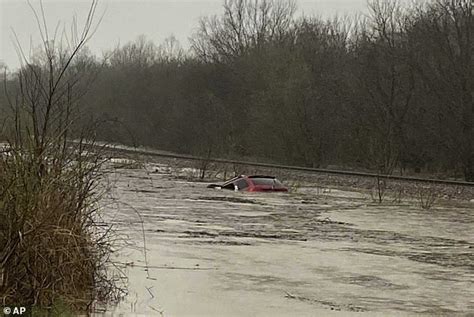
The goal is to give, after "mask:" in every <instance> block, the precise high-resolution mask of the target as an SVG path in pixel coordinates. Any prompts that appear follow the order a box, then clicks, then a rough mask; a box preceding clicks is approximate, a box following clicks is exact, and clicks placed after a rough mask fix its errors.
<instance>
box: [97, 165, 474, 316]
mask: <svg viewBox="0 0 474 317" xmlns="http://www.w3.org/2000/svg"><path fill="white" fill-rule="evenodd" d="M110 181H111V185H112V188H113V190H112V193H111V195H112V197H110V198H107V199H104V206H105V209H104V217H105V218H106V219H107V221H108V222H110V223H112V224H113V225H114V228H115V229H116V230H117V232H118V233H119V234H120V235H121V236H122V237H124V240H125V241H126V242H127V246H126V247H124V248H123V249H121V250H120V252H118V255H117V259H118V261H119V262H121V267H122V269H123V270H124V272H125V273H126V275H127V276H128V289H129V295H128V296H127V297H126V299H125V300H124V301H123V302H122V303H121V304H120V305H119V306H118V307H115V308H113V309H110V313H111V314H114V315H124V316H129V315H134V316H150V315H156V316H326V315H329V316H332V315H334V316H352V315H361V314H362V315H364V316H365V315H369V316H390V315H393V316H406V315H418V314H426V315H449V316H451V315H467V314H469V313H473V312H474V212H473V209H474V204H472V203H469V202H466V203H464V204H459V203H457V204H453V205H452V206H450V205H449V204H445V205H443V206H442V207H440V206H438V207H436V206H435V207H434V208H433V209H431V210H424V209H421V208H420V207H418V206H417V204H416V202H414V201H409V202H404V203H401V204H400V203H398V204H394V203H385V204H382V205H379V204H374V203H373V202H372V200H371V199H370V196H367V195H366V194H363V193H358V192H355V191H354V192H349V191H341V190H336V189H329V188H328V189H323V190H321V188H320V187H318V186H316V185H317V184H315V185H314V187H311V186H309V187H304V188H296V189H294V190H293V191H292V192H290V193H242V192H233V191H222V190H215V189H207V188H206V185H207V184H206V183H200V182H191V181H186V180H184V179H181V178H177V177H175V173H172V169H171V168H170V167H168V166H165V165H156V164H155V165H147V167H146V169H116V170H114V171H113V172H112V173H111V174H110ZM144 246H146V252H145V251H144V250H145V249H144Z"/></svg>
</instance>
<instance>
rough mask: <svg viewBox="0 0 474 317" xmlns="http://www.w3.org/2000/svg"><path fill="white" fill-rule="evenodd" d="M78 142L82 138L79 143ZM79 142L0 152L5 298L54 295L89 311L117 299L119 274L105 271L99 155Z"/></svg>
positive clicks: (1, 291) (42, 301) (1, 288)
mask: <svg viewBox="0 0 474 317" xmlns="http://www.w3.org/2000/svg"><path fill="white" fill-rule="evenodd" d="M81 147H82V146H81ZM79 148H80V147H79V146H75V148H71V147H69V146H67V147H66V148H62V149H61V151H59V152H58V151H57V148H53V147H51V148H46V149H45V151H43V152H42V153H41V154H40V155H38V154H37V153H35V152H34V151H29V150H28V149H27V148H25V147H22V148H15V147H12V150H11V151H10V153H9V154H8V155H2V157H1V159H0V217H1V218H2V219H3V221H2V222H1V223H0V246H1V250H2V252H1V254H0V255H1V258H0V259H1V267H0V269H1V273H2V275H1V276H2V279H1V285H0V296H1V298H2V302H3V303H4V304H7V303H21V305H28V306H30V305H31V306H38V307H42V308H45V309H48V308H52V307H54V305H55V303H56V302H57V301H61V302H62V303H64V304H65V305H66V306H67V307H69V308H70V309H71V310H73V311H89V310H90V308H91V305H92V304H93V303H94V301H96V300H98V301H105V302H109V301H114V300H118V299H119V298H120V296H121V294H122V290H121V289H120V288H119V287H117V286H116V282H117V278H119V277H118V276H109V275H108V271H107V268H108V265H109V264H110V262H109V254H110V251H111V243H110V240H109V238H108V233H109V228H107V227H106V226H105V227H104V226H103V225H101V223H100V219H99V217H98V213H97V209H96V206H97V204H96V203H97V200H98V199H99V198H100V195H101V190H100V189H99V187H98V184H99V180H100V178H101V176H102V175H101V172H100V169H101V166H102V164H103V162H105V159H103V158H102V157H101V156H100V155H98V154H91V153H87V154H85V152H84V151H81V150H80V149H79Z"/></svg>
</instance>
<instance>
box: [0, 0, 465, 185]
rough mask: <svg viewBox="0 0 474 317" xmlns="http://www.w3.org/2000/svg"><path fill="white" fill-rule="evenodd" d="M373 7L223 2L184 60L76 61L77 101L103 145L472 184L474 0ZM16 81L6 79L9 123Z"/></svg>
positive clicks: (147, 45) (119, 55)
mask: <svg viewBox="0 0 474 317" xmlns="http://www.w3.org/2000/svg"><path fill="white" fill-rule="evenodd" d="M368 6H369V13H368V14H367V15H359V16H344V17H334V18H331V19H328V20H324V19H322V18H318V17H297V16H296V5H295V3H294V2H291V1H279V0H227V1H226V2H225V3H224V6H223V13H222V15H220V16H212V17H203V18H202V19H201V20H200V22H199V25H198V26H197V31H196V32H195V33H194V34H192V35H191V36H190V41H191V45H190V49H189V50H184V49H183V48H181V46H180V44H179V43H178V42H177V41H176V40H175V39H174V38H173V37H170V38H169V39H167V40H166V41H165V42H164V43H161V44H159V45H158V44H155V43H153V42H151V41H149V40H147V39H146V38H145V37H143V36H142V37H139V38H138V39H137V40H135V41H133V42H130V43H126V44H124V45H122V46H120V47H117V48H115V49H112V50H110V52H108V53H106V54H104V55H103V56H100V57H99V56H95V55H93V54H91V53H90V52H89V51H88V50H87V49H83V50H81V52H80V54H79V58H78V59H77V60H76V61H75V62H74V65H71V68H70V71H71V72H77V73H81V74H82V73H83V71H84V70H86V72H85V73H86V74H87V75H86V76H82V77H81V78H80V80H79V81H77V82H74V85H77V86H78V87H81V89H79V90H77V89H75V91H83V92H84V94H81V96H78V97H82V98H81V99H80V103H81V107H82V108H81V109H82V111H83V112H84V113H87V114H88V120H87V121H88V123H89V122H96V125H97V127H98V128H99V129H98V130H97V138H98V139H100V140H104V141H110V142H120V143H125V144H134V145H142V146H150V147H155V148H158V149H163V150H170V151H174V152H179V153H190V154H196V155H201V156H206V157H221V158H234V159H252V160H259V161H266V162H275V163H284V164H291V165H301V166H308V167H336V168H345V169H357V170H370V171H376V172H379V173H384V174H392V173H414V172H422V173H427V174H431V175H438V176H440V177H448V176H449V177H452V176H456V177H463V178H464V179H465V180H468V181H474V144H473V143H474V80H473V79H474V77H473V75H474V73H473V72H474V63H473V56H474V54H473V50H474V20H473V8H472V4H471V1H470V0H465V1H454V0H438V1H432V2H427V3H423V4H420V5H411V6H401V5H399V4H397V2H395V1H382V0H374V1H369V4H368ZM33 63H34V64H35V67H38V68H41V67H43V66H42V65H43V62H42V56H41V55H38V56H35V58H34V59H33ZM15 78H16V77H15V74H8V76H6V77H4V79H2V80H3V81H4V85H3V86H4V87H5V89H2V93H1V94H0V102H1V103H2V111H3V112H4V114H3V115H4V117H5V116H7V115H8V109H9V107H8V99H9V100H10V102H11V100H12V99H15V96H16V91H18V90H19V89H21V87H19V85H18V84H17V82H16V79H15ZM5 91H6V92H8V94H5ZM7 97H8V98H7ZM32 98H34V96H32ZM71 100H72V101H71V102H79V99H77V101H76V99H71ZM2 122H3V123H4V124H8V123H7V122H8V120H6V121H2Z"/></svg>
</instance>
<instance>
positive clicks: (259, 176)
mask: <svg viewBox="0 0 474 317" xmlns="http://www.w3.org/2000/svg"><path fill="white" fill-rule="evenodd" d="M247 177H248V178H270V179H275V178H276V177H275V176H268V175H252V176H247Z"/></svg>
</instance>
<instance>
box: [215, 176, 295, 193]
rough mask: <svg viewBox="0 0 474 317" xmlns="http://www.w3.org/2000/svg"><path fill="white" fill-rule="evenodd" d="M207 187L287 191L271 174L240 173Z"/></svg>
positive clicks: (249, 190) (251, 190) (255, 190)
mask: <svg viewBox="0 0 474 317" xmlns="http://www.w3.org/2000/svg"><path fill="white" fill-rule="evenodd" d="M207 187H208V188H219V189H221V188H222V189H231V190H235V191H247V192H287V191H288V188H286V187H285V186H284V185H283V184H282V183H281V182H280V181H279V180H277V179H276V178H275V177H273V176H262V175H253V176H245V175H240V176H237V177H234V178H232V179H230V180H228V181H227V182H225V183H223V184H210V185H208V186H207Z"/></svg>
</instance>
